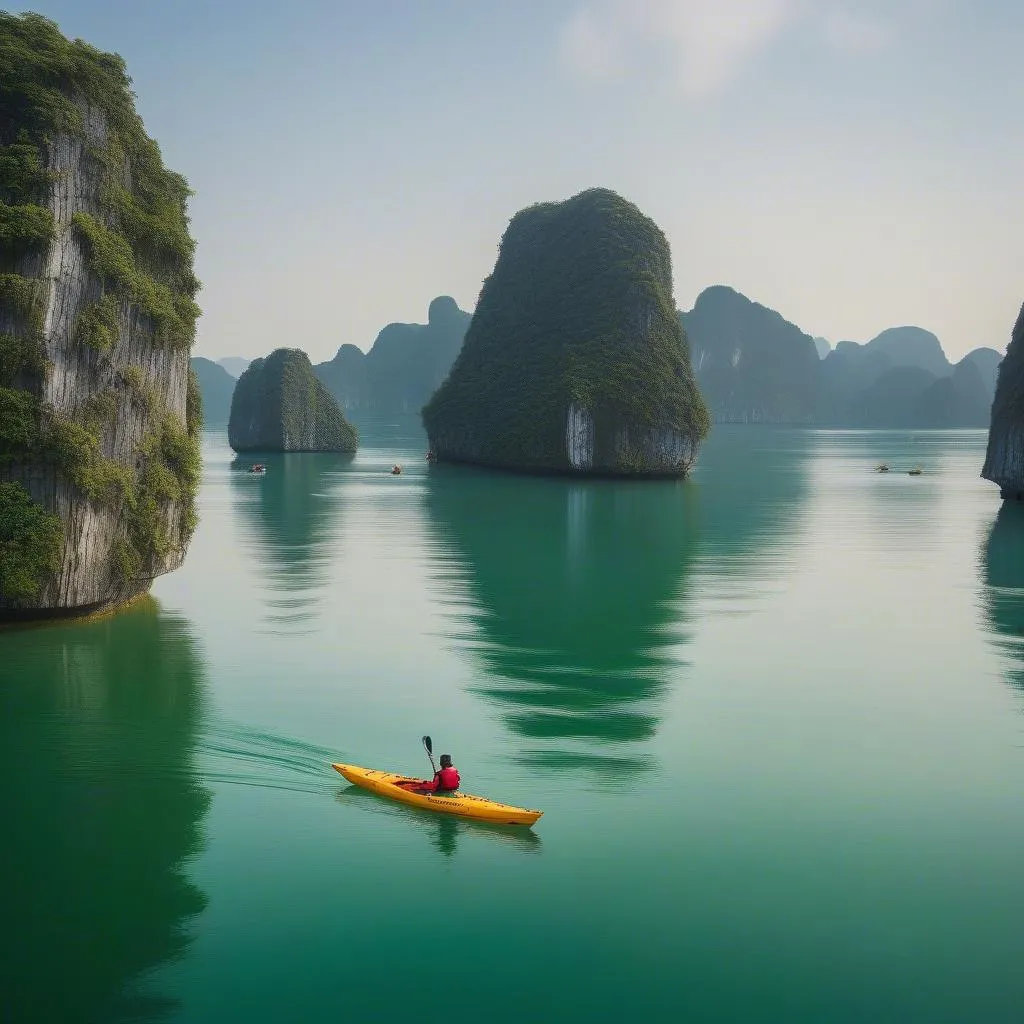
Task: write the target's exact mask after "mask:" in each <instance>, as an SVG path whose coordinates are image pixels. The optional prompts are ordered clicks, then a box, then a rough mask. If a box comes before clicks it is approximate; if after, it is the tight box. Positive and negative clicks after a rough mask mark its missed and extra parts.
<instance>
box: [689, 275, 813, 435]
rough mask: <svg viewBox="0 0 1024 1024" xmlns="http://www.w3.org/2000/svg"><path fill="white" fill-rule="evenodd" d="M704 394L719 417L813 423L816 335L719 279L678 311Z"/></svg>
mask: <svg viewBox="0 0 1024 1024" xmlns="http://www.w3.org/2000/svg"><path fill="white" fill-rule="evenodd" d="M681 316H682V321H683V326H684V328H685V330H686V336H687V338H689V340H690V359H691V360H692V362H693V369H694V373H696V375H697V382H698V384H699V385H700V390H701V394H702V395H703V396H704V400H705V401H706V402H707V404H708V408H709V409H710V411H711V415H712V417H713V418H714V419H715V421H716V422H719V423H810V422H812V421H813V419H814V411H815V401H816V395H817V386H818V375H819V372H820V365H819V364H820V362H821V360H820V358H819V356H818V350H817V348H816V347H815V342H814V339H813V338H811V337H810V336H809V335H807V334H804V332H803V331H801V330H800V328H799V327H797V326H795V325H794V324H791V323H790V322H789V321H788V320H785V319H783V318H782V317H781V316H780V315H779V314H778V313H776V312H775V310H773V309H767V308H766V307H764V306H762V305H760V304H759V303H757V302H751V301H750V299H748V298H747V297H746V296H745V295H741V294H740V293H739V292H737V291H734V290H733V289H732V288H727V287H724V286H721V285H717V286H715V287H713V288H706V289H705V290H704V291H702V292H701V293H700V295H698V296H697V301H696V302H695V303H694V306H693V309H692V310H690V312H689V313H683V314H681Z"/></svg>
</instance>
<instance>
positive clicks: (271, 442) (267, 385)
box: [228, 348, 359, 452]
mask: <svg viewBox="0 0 1024 1024" xmlns="http://www.w3.org/2000/svg"><path fill="white" fill-rule="evenodd" d="M358 441H359V437H358V434H357V433H356V430H355V427H353V426H352V424H351V423H349V422H348V420H346V419H345V416H344V414H343V413H342V411H341V409H339V408H338V403H337V402H336V401H335V400H334V398H333V397H332V396H331V394H330V392H329V391H328V390H327V389H326V388H325V387H324V386H323V384H322V383H321V382H320V381H319V380H318V379H317V377H316V375H315V374H314V373H313V366H312V364H311V363H310V361H309V356H307V355H306V353H305V352H301V351H300V350H299V349H296V348H279V349H277V350H275V351H274V352H271V354H270V355H269V356H267V357H266V358H265V359H256V360H254V361H253V362H252V363H250V364H249V368H248V369H247V370H246V371H245V373H243V374H242V376H241V377H240V378H239V379H238V383H237V384H236V385H235V393H234V395H233V396H232V399H231V418H230V420H229V421H228V442H229V443H230V445H231V447H232V448H234V450H235V451H236V452H354V451H355V450H356V446H357V444H358Z"/></svg>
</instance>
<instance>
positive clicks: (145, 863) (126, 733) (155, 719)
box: [0, 598, 210, 1024]
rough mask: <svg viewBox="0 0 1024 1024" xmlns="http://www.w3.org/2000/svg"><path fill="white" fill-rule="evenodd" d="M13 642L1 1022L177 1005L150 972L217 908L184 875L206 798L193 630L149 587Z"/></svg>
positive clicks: (2, 704) (3, 741) (0, 705)
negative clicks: (113, 606) (135, 599)
mask: <svg viewBox="0 0 1024 1024" xmlns="http://www.w3.org/2000/svg"><path fill="white" fill-rule="evenodd" d="M3 641H4V658H5V668H10V669H11V670H12V671H10V672H9V673H6V672H5V680H4V686H3V687H2V688H0V749H2V750H3V756H4V757H5V758H6V760H7V763H8V768H7V770H6V771H5V773H4V774H5V782H4V787H3V797H2V798H0V808H2V814H3V820H4V822H5V824H6V826H7V827H6V829H5V836H4V855H5V864H6V870H5V871H4V872H3V885H4V887H5V890H6V891H5V893H4V901H3V904H4V907H5V908H6V912H5V914H4V928H3V930H2V931H3V937H2V938H0V963H2V964H3V992H2V997H0V1000H2V1006H3V1010H4V1014H3V1015H2V1016H3V1019H4V1020H12V1021H16V1020H17V1021H38V1022H41V1024H42V1022H48V1021H61V1022H83V1024H84V1022H92V1021H97V1020H104V1021H106V1020H138V1019H145V1020H156V1019H163V1018H165V1017H168V1016H171V1015H173V1014H174V1012H175V1010H176V1004H175V1003H174V1001H172V1000H170V999H167V998H165V997H163V996H162V995H160V994H158V993H155V992H153V991H152V989H151V984H152V983H151V982H147V981H146V977H147V976H149V975H151V974H152V972H153V971H154V969H155V968H157V967H158V966H160V965H162V964H167V963H169V962H171V961H174V960H176V959H178V958H180V957H181V956H182V954H183V953H184V952H185V950H186V949H187V947H188V945H189V942H190V941H191V936H190V930H189V929H190V924H191V922H192V921H193V920H194V919H195V917H196V915H198V914H200V913H201V911H202V910H203V908H204V907H205V905H206V897H205V896H204V895H203V893H201V892H200V891H199V889H197V888H196V886H195V885H194V884H193V883H192V882H191V881H189V879H188V877H187V874H186V871H187V865H188V862H189V860H190V859H191V858H192V857H194V856H195V854H196V853H197V851H198V850H199V848H200V846H201V844H202V839H203V836H202V822H203V819H204V817H205V815H206V812H207V809H208V807H209V802H210V797H209V794H208V792H207V791H206V790H205V789H204V788H203V787H202V786H201V785H200V784H199V782H198V781H197V777H196V773H195V768H194V756H195V746H196V733H197V730H198V728H199V721H200V710H201V703H202V694H203V688H204V680H203V667H202V663H201V660H200V656H199V652H198V650H197V647H196V644H195V641H194V640H193V638H192V636H191V635H190V632H189V628H188V625H187V623H186V622H185V621H184V620H182V619H180V618H178V617H176V616H173V615H167V614H164V613H162V612H161V611H160V610H159V608H158V606H157V604H156V602H155V601H153V600H152V599H150V598H146V599H143V600H142V601H141V602H140V603H138V604H136V605H135V606H134V607H132V608H131V609H129V610H126V611H124V612H122V613H121V614H119V615H116V616H114V617H110V618H107V619H103V620H100V621H96V622H87V623H84V624H65V625H60V626H52V627H45V628H38V629H28V630H22V631H18V632H11V633H6V634H5V636H4V638H3Z"/></svg>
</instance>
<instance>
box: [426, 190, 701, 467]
mask: <svg viewBox="0 0 1024 1024" xmlns="http://www.w3.org/2000/svg"><path fill="white" fill-rule="evenodd" d="M423 421H424V425H425V426H426V429H427V435H428V437H429V440H430V445H431V448H432V449H433V452H434V454H435V456H436V457H437V458H438V459H440V460H448V461H453V462H468V463H476V464H483V465H490V466H495V467H501V468H507V469H516V470H526V471H539V472H560V473H575V474H610V475H626V476H642V475H683V474H685V473H686V472H687V470H688V469H689V467H690V465H691V464H692V462H693V460H694V458H695V457H696V455H697V449H698V446H699V444H700V442H701V441H702V440H703V438H704V437H705V435H706V434H707V431H708V428H709V424H710V417H709V415H708V411H707V409H706V407H705V405H704V402H703V400H702V398H701V395H700V392H699V390H698V388H697V383H696V380H695V379H694V375H693V370H692V368H691V366H690V356H689V350H688V348H687V345H686V340H685V336H684V334H683V329H682V326H681V324H680V322H679V318H678V316H677V314H676V310H675V305H674V303H673V300H672V268H671V256H670V253H669V247H668V242H667V241H666V239H665V236H664V235H663V234H662V232H661V231H660V229H659V228H658V226H657V225H656V224H655V223H654V222H653V221H652V220H650V219H649V218H647V217H645V216H644V215H643V214H642V213H641V212H640V211H639V210H638V209H637V208H636V207H635V206H634V205H633V204H632V203H629V202H627V201H626V200H625V199H623V198H621V197H620V196H618V195H616V194H615V193H614V192H611V191H608V190H605V189H591V190H589V191H586V192H582V193H580V194H579V195H576V196H574V197H572V198H571V199H568V200H566V201H565V202H560V203H544V204H540V205H537V206H531V207H529V208H527V209H525V210H521V211H520V212H519V213H517V214H516V215H515V216H514V217H513V218H512V220H511V222H510V223H509V226H508V228H507V229H506V231H505V235H504V237H503V238H502V242H501V250H500V252H499V255H498V260H497V263H496V264H495V267H494V270H493V272H492V273H491V276H490V277H489V278H488V279H487V280H486V281H485V282H484V285H483V289H482V290H481V293H480V299H479V302H478V304H477V307H476V312H475V313H474V314H473V319H472V322H471V323H470V325H469V330H468V332H467V334H466V339H465V342H464V343H463V346H462V349H461V351H460V353H459V356H458V358H457V359H456V361H455V365H454V366H453V367H452V370H451V373H450V374H449V375H448V377H447V379H446V380H445V382H444V383H443V384H442V385H441V387H440V388H438V390H437V392H436V393H435V394H434V396H433V397H432V398H431V400H430V402H429V403H428V404H427V406H426V407H425V408H424V410H423Z"/></svg>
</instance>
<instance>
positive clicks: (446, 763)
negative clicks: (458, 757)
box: [441, 754, 452, 768]
mask: <svg viewBox="0 0 1024 1024" xmlns="http://www.w3.org/2000/svg"><path fill="white" fill-rule="evenodd" d="M451 766H452V755H451V754H442V755H441V767H442V768H451Z"/></svg>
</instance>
